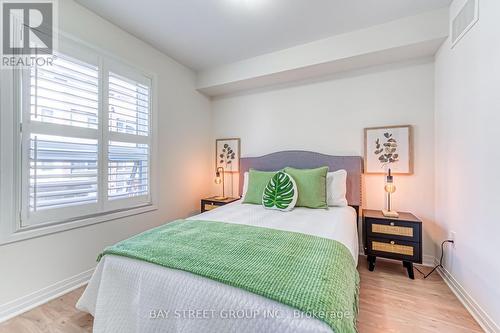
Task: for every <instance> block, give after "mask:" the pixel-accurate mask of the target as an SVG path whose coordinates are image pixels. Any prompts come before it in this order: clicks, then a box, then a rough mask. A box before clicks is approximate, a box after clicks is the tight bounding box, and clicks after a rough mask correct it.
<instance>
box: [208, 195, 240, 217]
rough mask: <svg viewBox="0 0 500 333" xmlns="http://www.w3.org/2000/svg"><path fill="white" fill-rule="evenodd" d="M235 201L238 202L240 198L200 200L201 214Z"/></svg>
mask: <svg viewBox="0 0 500 333" xmlns="http://www.w3.org/2000/svg"><path fill="white" fill-rule="evenodd" d="M236 200H240V198H226V199H220V197H210V198H205V199H201V212H202V213H203V212H206V211H208V210H212V209H215V208H217V207H220V206H224V205H227V204H228V203H231V202H235V201H236Z"/></svg>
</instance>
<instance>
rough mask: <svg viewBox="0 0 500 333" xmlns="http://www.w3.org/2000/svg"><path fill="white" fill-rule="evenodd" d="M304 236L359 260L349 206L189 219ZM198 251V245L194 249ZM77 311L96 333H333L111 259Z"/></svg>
mask: <svg viewBox="0 0 500 333" xmlns="http://www.w3.org/2000/svg"><path fill="white" fill-rule="evenodd" d="M190 219H196V220H211V221H221V222H229V223H239V224H248V225H255V226H261V227H267V228H274V229H281V230H288V231H295V232H301V233H305V234H311V235H317V236H321V237H325V238H330V239H334V240H337V241H339V242H341V243H343V244H344V245H345V246H346V247H347V248H348V249H349V250H350V252H351V253H352V255H353V258H354V260H355V262H356V263H357V259H358V234H357V223H356V213H355V211H354V209H352V208H351V207H330V208H329V209H328V210H324V209H308V208H295V209H294V210H292V211H291V212H279V211H274V210H268V209H264V208H263V207H262V206H258V205H248V204H242V203H241V201H237V202H235V203H232V204H229V205H226V206H223V207H220V208H217V209H215V210H212V211H209V212H205V213H203V214H199V215H196V216H193V217H191V218H190ZM195 245H196V244H193V246H195ZM77 308H78V309H80V310H82V311H86V312H89V313H91V314H92V315H94V317H95V320H94V332H112V333H114V332H121V333H126V332H189V333H191V332H192V333H199V332H217V333H223V332H242V333H244V332H249V333H250V332H276V333H278V332H287V333H288V332H290V333H295V332H297V333H299V332H311V333H312V332H315V333H317V332H331V329H330V327H329V326H328V325H326V324H325V323H324V322H322V321H320V320H318V319H315V318H311V317H309V316H303V314H301V313H299V312H298V311H296V310H295V309H293V308H291V307H289V306H287V305H283V304H281V303H278V302H275V301H273V300H270V299H267V298H265V297H262V296H259V295H255V294H253V293H250V292H247V291H244V290H241V289H238V288H235V287H232V286H228V285H225V284H222V283H219V282H216V281H213V280H210V279H207V278H204V277H200V276H197V275H194V274H192V273H188V272H184V271H179V270H175V269H170V268H165V267H162V266H158V265H154V264H150V263H147V262H143V261H139V260H134V259H130V258H125V257H120V256H113V255H107V256H104V258H103V259H102V260H101V261H100V263H99V265H98V266H97V268H96V271H95V273H94V275H93V276H92V279H91V280H90V282H89V285H88V287H87V289H86V290H85V292H84V294H83V295H82V297H81V298H80V300H79V301H78V303H77Z"/></svg>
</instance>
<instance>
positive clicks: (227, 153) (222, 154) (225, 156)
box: [215, 138, 240, 172]
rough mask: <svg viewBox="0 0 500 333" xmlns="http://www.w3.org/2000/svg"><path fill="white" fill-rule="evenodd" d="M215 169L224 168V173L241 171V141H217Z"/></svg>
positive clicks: (237, 139)
mask: <svg viewBox="0 0 500 333" xmlns="http://www.w3.org/2000/svg"><path fill="white" fill-rule="evenodd" d="M215 154H216V155H215V168H216V169H217V168H219V167H223V168H224V172H239V171H240V139H239V138H230V139H217V140H215Z"/></svg>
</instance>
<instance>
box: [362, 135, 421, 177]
mask: <svg viewBox="0 0 500 333" xmlns="http://www.w3.org/2000/svg"><path fill="white" fill-rule="evenodd" d="M412 135H413V133H412V127H411V126H410V125H405V126H387V127H373V128H365V173H386V172H387V170H388V169H391V172H392V173H395V174H412V173H413V137H412Z"/></svg>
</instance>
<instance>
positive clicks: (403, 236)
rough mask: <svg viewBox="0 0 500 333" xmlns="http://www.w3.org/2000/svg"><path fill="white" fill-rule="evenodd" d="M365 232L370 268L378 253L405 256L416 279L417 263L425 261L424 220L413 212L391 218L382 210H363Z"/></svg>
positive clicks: (402, 257)
mask: <svg viewBox="0 0 500 333" xmlns="http://www.w3.org/2000/svg"><path fill="white" fill-rule="evenodd" d="M363 234H364V250H365V254H366V255H367V258H368V269H369V270H370V271H373V269H374V268H375V260H376V258H377V257H382V258H388V259H395V260H401V261H403V266H404V267H406V269H407V270H408V277H409V278H410V279H414V275H413V263H418V264H421V263H422V221H420V220H419V219H418V218H416V217H415V216H414V215H413V214H410V213H399V218H391V217H385V216H384V215H383V214H382V212H381V211H380V210H363Z"/></svg>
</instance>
